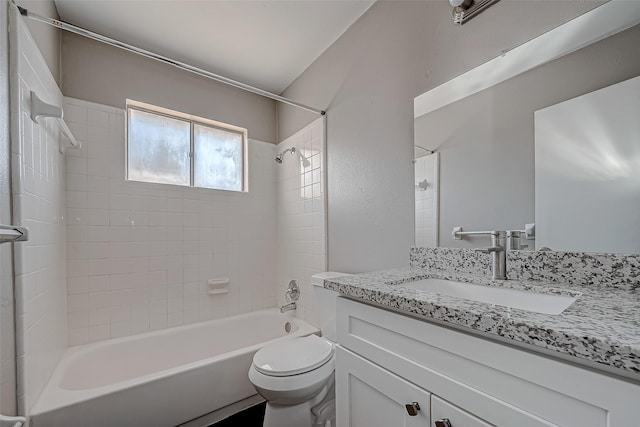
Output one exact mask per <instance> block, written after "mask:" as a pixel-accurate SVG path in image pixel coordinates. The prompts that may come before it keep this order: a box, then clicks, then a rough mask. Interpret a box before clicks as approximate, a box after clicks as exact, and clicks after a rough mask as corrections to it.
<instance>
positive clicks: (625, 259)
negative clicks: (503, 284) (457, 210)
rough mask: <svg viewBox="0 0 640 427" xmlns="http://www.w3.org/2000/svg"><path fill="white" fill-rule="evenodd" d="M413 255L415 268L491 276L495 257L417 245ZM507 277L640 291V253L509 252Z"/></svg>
mask: <svg viewBox="0 0 640 427" xmlns="http://www.w3.org/2000/svg"><path fill="white" fill-rule="evenodd" d="M409 257H410V265H411V267H418V268H426V269H433V270H445V271H455V272H458V273H462V274H476V275H487V276H490V275H491V256H490V255H488V254H484V253H481V252H478V251H474V250H473V249H460V248H421V247H413V248H411V251H410V253H409ZM507 277H508V278H509V279H520V280H543V281H547V282H554V283H564V284H569V285H578V286H590V287H614V288H618V289H625V290H630V291H631V290H640V255H637V254H632V255H624V254H603V253H585V252H555V251H537V252H533V251H509V252H507Z"/></svg>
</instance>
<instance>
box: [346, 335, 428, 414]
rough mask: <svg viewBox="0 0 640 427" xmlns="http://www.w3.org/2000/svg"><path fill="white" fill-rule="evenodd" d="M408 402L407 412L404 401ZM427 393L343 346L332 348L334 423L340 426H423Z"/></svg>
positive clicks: (426, 406) (426, 412)
mask: <svg viewBox="0 0 640 427" xmlns="http://www.w3.org/2000/svg"><path fill="white" fill-rule="evenodd" d="M407 404H409V405H411V406H412V409H413V411H412V412H411V413H409V410H408V409H407V407H406V405H407ZM430 414H431V410H430V394H429V393H428V392H427V391H425V390H422V389H420V388H419V387H416V386H415V385H414V384H411V383H410V382H408V381H406V380H404V379H402V378H400V377H398V376H397V375H394V374H392V373H391V372H389V371H387V370H385V369H383V368H381V367H380V366H377V365H374V364H373V363H371V362H369V361H367V360H365V359H363V358H362V357H360V356H357V355H355V354H353V353H351V352H350V351H348V350H345V349H343V348H341V347H339V346H338V347H337V348H336V424H337V425H339V426H341V427H426V426H428V425H429V418H430Z"/></svg>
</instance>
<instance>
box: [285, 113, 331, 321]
mask: <svg viewBox="0 0 640 427" xmlns="http://www.w3.org/2000/svg"><path fill="white" fill-rule="evenodd" d="M293 146H295V147H296V150H299V152H301V153H302V154H303V155H304V156H306V157H307V158H308V159H309V161H310V163H311V164H310V165H309V166H308V167H303V164H302V161H301V158H300V157H299V156H298V153H296V154H295V155H293V156H292V155H291V154H289V153H287V154H286V155H285V157H284V159H283V162H282V164H279V165H278V166H277V168H278V173H277V177H278V286H277V289H278V295H277V296H278V303H279V304H280V305H282V304H284V303H285V299H284V291H285V289H286V288H287V286H288V284H289V281H290V280H294V279H295V280H296V282H297V283H298V286H300V290H301V296H300V299H299V301H298V308H297V312H296V314H297V316H298V317H300V318H303V319H305V320H307V321H309V322H310V323H312V324H316V325H317V324H318V323H317V314H316V312H317V310H316V309H315V298H314V293H313V289H312V286H311V280H310V279H311V275H312V274H315V273H319V272H322V271H325V270H326V265H327V260H326V228H325V226H326V224H325V221H326V216H325V212H326V210H325V200H326V198H325V176H324V174H325V167H324V155H325V121H324V118H322V117H321V118H319V119H317V120H316V121H314V122H313V123H311V124H310V125H309V126H307V127H305V128H304V129H302V130H301V131H299V132H298V133H296V134H295V135H292V136H291V137H289V138H287V139H286V140H284V141H283V142H281V143H280V144H278V147H277V148H278V152H281V151H283V150H284V149H286V148H290V147H293ZM274 163H275V162H274Z"/></svg>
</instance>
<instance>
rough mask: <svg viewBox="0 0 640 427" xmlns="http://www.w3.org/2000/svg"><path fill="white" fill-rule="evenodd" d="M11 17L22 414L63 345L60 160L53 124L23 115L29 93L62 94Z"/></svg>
mask: <svg viewBox="0 0 640 427" xmlns="http://www.w3.org/2000/svg"><path fill="white" fill-rule="evenodd" d="M11 18H12V21H11V29H12V31H11V34H10V43H11V45H10V46H11V47H10V52H11V61H10V63H11V75H10V79H11V106H12V109H11V156H12V158H11V168H12V174H13V177H12V192H13V218H14V223H16V224H18V225H23V226H26V227H27V228H28V229H29V241H27V242H23V243H22V242H21V243H16V244H14V257H15V264H14V268H15V271H14V272H15V280H16V283H15V292H16V295H15V297H16V333H17V335H18V337H19V339H18V341H17V349H16V353H17V360H18V405H19V411H20V412H21V413H25V412H26V411H28V410H29V408H31V406H32V405H33V403H34V402H35V400H36V398H37V397H38V395H39V394H40V392H41V391H42V388H43V387H44V385H45V384H46V382H47V380H48V379H49V377H50V376H51V374H52V372H53V369H54V368H55V366H56V364H57V363H58V360H59V358H60V356H61V355H62V352H63V351H64V349H65V348H66V344H67V337H66V299H65V294H66V251H65V223H64V215H65V214H64V206H65V192H64V170H65V161H64V156H63V155H62V154H60V153H59V152H58V138H59V136H58V135H59V129H58V126H57V124H55V123H56V122H55V121H53V120H52V119H41V124H36V123H34V122H33V121H32V120H31V117H30V111H31V110H30V105H31V101H30V90H34V91H36V92H37V93H38V95H39V97H40V98H41V99H43V100H44V101H46V102H48V103H51V104H55V105H59V106H61V105H62V93H61V92H60V89H58V87H57V86H56V83H55V80H54V79H53V76H52V75H51V73H50V71H49V69H48V67H47V64H46V63H45V61H44V58H43V57H42V55H41V54H40V51H39V50H38V48H37V46H36V44H35V42H34V41H33V39H32V38H31V36H30V34H29V32H28V31H27V29H26V26H25V25H24V23H23V22H22V18H21V17H19V16H18V15H17V10H16V9H15V8H12V10H11Z"/></svg>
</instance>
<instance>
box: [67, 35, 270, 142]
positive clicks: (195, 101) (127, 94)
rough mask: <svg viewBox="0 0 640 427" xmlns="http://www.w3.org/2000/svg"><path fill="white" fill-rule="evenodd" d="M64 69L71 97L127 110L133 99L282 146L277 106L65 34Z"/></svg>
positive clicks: (211, 81) (216, 83)
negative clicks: (225, 125)
mask: <svg viewBox="0 0 640 427" xmlns="http://www.w3.org/2000/svg"><path fill="white" fill-rule="evenodd" d="M202 30H203V31H206V30H205V29H202ZM230 40H231V39H230ZM62 69H63V73H62V91H63V92H64V94H65V95H66V96H70V97H73V98H77V99H83V100H85V101H91V102H96V103H99V104H103V105H109V106H111V107H116V108H122V109H124V108H125V104H126V100H127V98H130V99H135V100H136V101H141V102H146V103H149V104H153V105H160V106H162V107H165V108H169V109H172V110H175V111H182V112H185V113H187V114H193V115H194V116H200V117H211V118H213V119H215V120H217V121H220V122H223V123H229V124H232V125H236V126H240V127H243V128H245V129H247V130H248V132H249V138H253V139H256V140H259V141H265V142H270V143H272V144H275V143H276V142H277V141H278V139H277V129H276V126H277V118H276V102H275V101H273V100H271V99H269V98H265V97H263V96H260V95H255V94H253V93H249V92H246V91H244V90H241V89H237V88H234V87H231V86H227V85H225V84H222V83H218V82H215V81H213V80H210V79H207V78H205V77H201V76H197V75H195V74H193V73H190V72H188V71H183V70H180V69H178V68H176V67H173V66H171V65H169V64H165V63H161V62H158V61H154V60H153V59H149V58H145V57H142V56H139V55H136V54H134V53H130V52H127V51H124V50H122V49H118V48H116V47H112V46H109V45H106V44H104V43H100V42H98V41H95V40H91V39H89V38H86V37H82V36H79V35H76V34H73V33H68V32H65V33H64V34H63V35H62ZM254 71H255V72H256V73H259V72H260V70H254Z"/></svg>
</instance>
